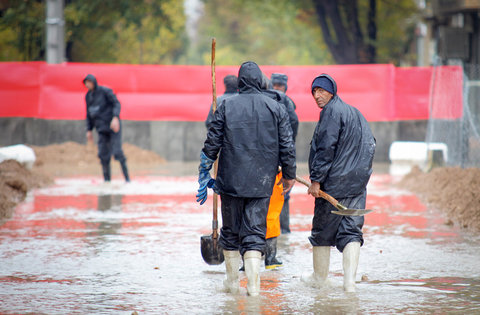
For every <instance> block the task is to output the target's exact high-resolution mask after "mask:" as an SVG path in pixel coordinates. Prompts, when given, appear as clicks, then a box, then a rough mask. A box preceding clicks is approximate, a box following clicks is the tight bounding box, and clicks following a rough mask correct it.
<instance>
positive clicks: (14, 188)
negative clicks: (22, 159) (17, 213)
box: [0, 160, 53, 223]
mask: <svg viewBox="0 0 480 315" xmlns="http://www.w3.org/2000/svg"><path fill="white" fill-rule="evenodd" d="M52 183H53V180H52V179H51V178H50V177H47V176H44V175H42V174H38V173H35V172H32V171H29V170H28V169H26V168H25V167H24V166H23V165H22V164H20V163H18V162H17V161H15V160H7V161H3V162H2V163H0V223H2V222H3V220H5V219H8V218H10V217H11V214H12V210H13V208H14V207H15V205H17V204H18V203H19V202H21V201H23V200H24V199H25V197H26V196H27V192H28V191H29V190H30V189H32V188H39V187H44V186H47V185H50V184H52Z"/></svg>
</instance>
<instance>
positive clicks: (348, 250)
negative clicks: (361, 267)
mask: <svg viewBox="0 0 480 315" xmlns="http://www.w3.org/2000/svg"><path fill="white" fill-rule="evenodd" d="M359 257H360V242H351V243H348V244H347V246H345V248H344V249H343V289H344V290H345V292H355V278H356V276H357V267H358V258H359Z"/></svg>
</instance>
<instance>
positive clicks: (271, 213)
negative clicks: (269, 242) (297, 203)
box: [265, 172, 284, 239]
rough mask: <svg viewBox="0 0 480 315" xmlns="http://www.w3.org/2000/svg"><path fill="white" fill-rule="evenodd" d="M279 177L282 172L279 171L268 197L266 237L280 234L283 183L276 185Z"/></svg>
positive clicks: (280, 177)
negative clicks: (270, 194)
mask: <svg viewBox="0 0 480 315" xmlns="http://www.w3.org/2000/svg"><path fill="white" fill-rule="evenodd" d="M281 179H282V173H281V172H280V173H278V174H277V178H276V179H275V185H274V186H273V192H272V196H271V197H270V205H269V206H268V213H267V234H266V236H265V238H266V239H269V238H272V237H277V236H279V235H280V212H282V208H283V202H284V199H283V195H282V192H283V185H282V184H280V185H278V183H279V182H280V180H281Z"/></svg>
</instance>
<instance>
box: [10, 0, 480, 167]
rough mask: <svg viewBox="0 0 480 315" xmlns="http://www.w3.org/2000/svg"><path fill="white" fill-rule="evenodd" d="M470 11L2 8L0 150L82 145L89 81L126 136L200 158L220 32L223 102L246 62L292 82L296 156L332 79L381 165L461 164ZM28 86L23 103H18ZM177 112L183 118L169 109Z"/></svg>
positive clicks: (354, 4)
mask: <svg viewBox="0 0 480 315" xmlns="http://www.w3.org/2000/svg"><path fill="white" fill-rule="evenodd" d="M479 13H480V1H460V0H458V1H456V0H448V1H447V0H432V1H424V0H402V1H389V0H358V1H327V0H298V1H293V0H273V1H252V0H242V1H240V0H229V1H223V0H222V1H220V0H203V1H202V0H185V1H175V0H142V1H128V0H117V1H101V0H48V1H47V0H44V1H35V0H15V1H13V0H0V61H2V62H0V69H2V73H4V76H3V78H1V79H0V83H1V86H3V87H2V88H1V89H0V96H2V99H3V100H4V103H3V105H2V107H3V110H2V109H0V122H1V123H0V132H1V134H2V135H3V136H2V137H1V139H0V145H11V144H16V143H29V144H33V145H48V144H52V143H60V142H64V141H76V142H79V143H84V142H85V139H84V128H85V126H84V122H83V119H84V106H85V105H84V99H83V98H84V93H85V92H86V91H85V89H84V87H83V86H82V84H81V81H82V79H83V77H84V75H86V74H87V73H93V74H96V75H97V76H98V80H99V84H101V85H107V86H109V87H110V88H112V89H113V90H114V91H115V92H116V93H117V96H118V98H119V100H120V102H121V103H122V113H124V114H122V115H123V117H122V119H123V120H124V133H123V138H124V142H134V143H136V144H137V145H139V146H140V147H142V148H144V149H148V150H153V151H155V152H157V153H158V154H160V155H162V156H163V157H165V158H166V159H167V160H176V161H192V160H196V159H197V155H198V151H199V149H200V148H201V146H202V142H203V140H204V136H205V132H206V130H205V127H204V124H203V120H204V117H205V118H206V115H207V111H208V108H209V106H210V102H211V96H208V94H209V93H211V88H210V86H209V84H210V83H209V82H210V80H211V77H210V74H209V71H210V70H209V67H208V65H209V64H210V58H211V51H210V49H211V46H210V45H211V38H212V37H215V38H216V40H217V51H216V64H217V66H218V69H219V70H218V71H219V73H218V74H217V76H218V78H217V90H218V94H219V95H220V94H221V93H222V92H223V84H222V78H223V76H224V75H226V74H236V71H237V69H238V66H239V65H240V64H241V63H242V62H243V61H246V60H254V61H255V62H257V63H258V64H259V65H260V66H261V67H262V69H263V70H264V72H265V73H266V74H267V75H270V74H271V73H273V72H284V73H287V75H289V80H290V81H289V90H288V91H287V94H290V93H291V94H290V95H291V96H292V98H293V100H294V101H295V98H297V112H298V115H299V118H300V128H299V136H298V139H299V140H298V142H297V152H298V157H299V160H300V161H302V160H305V159H306V155H307V151H308V144H309V141H310V138H311V135H312V132H313V128H314V126H315V124H316V121H317V119H318V112H317V111H315V108H314V104H313V102H309V101H307V100H309V99H310V98H311V97H310V96H309V92H308V86H309V85H310V83H311V79H312V78H313V77H314V76H315V75H316V74H318V73H319V72H329V73H330V74H332V75H333V76H334V77H336V78H337V81H339V82H338V83H339V94H340V96H341V97H342V98H344V99H345V100H346V101H347V102H349V103H351V104H352V105H354V106H357V107H358V108H359V109H360V110H361V111H362V112H364V114H365V115H366V116H367V119H368V120H369V122H370V123H371V126H372V129H373V130H374V133H375V135H376V137H377V143H378V147H377V154H376V162H388V161H389V149H390V146H391V144H392V143H393V142H395V141H421V142H424V141H426V142H434V143H437V142H441V143H447V144H448V146H449V152H450V153H451V154H452V155H451V157H453V156H455V162H454V163H455V164H456V165H476V164H477V163H478V161H477V150H478V146H479V144H478V139H479V138H478V126H479V115H480V114H479V113H480V109H479V108H480V105H479V99H480V98H479V97H478V96H479V93H480V91H479V89H480V81H479V77H480V71H479V69H480V68H479V67H478V64H479V62H480V17H479ZM115 65H118V66H115ZM127 65H128V67H127ZM359 65H361V66H363V67H361V68H358V66H359ZM378 65H382V67H378ZM166 66H172V67H173V68H165V67H166ZM354 66H357V67H354ZM122 67H123V68H122ZM198 67H200V68H198ZM222 67H224V68H222ZM165 69H168V71H166V70H165ZM199 69H200V70H199ZM379 69H380V70H379ZM147 72H148V73H149V74H148V76H147V75H145V73H147ZM300 72H302V74H300ZM52 73H53V74H52ZM5 74H8V75H5ZM166 81H171V82H166ZM145 82H147V83H145ZM379 82H380V83H382V82H383V83H382V84H380V85H379ZM167 83H168V84H170V83H171V85H172V86H173V85H175V86H176V87H170V86H169V87H168V88H167V85H168V84H167ZM290 83H291V84H290ZM149 84H150V86H149ZM155 84H156V85H155ZM146 86H149V87H148V88H146ZM142 87H144V89H143V90H142ZM157 87H158V88H157ZM178 87H181V88H178ZM32 88H35V89H36V90H35V91H33V92H32ZM342 88H343V90H342ZM162 89H163V90H162ZM25 91H27V92H28V91H30V92H32V93H33V94H32V96H31V97H30V98H28V99H19V97H20V96H19V95H26V94H24V93H23V92H25ZM342 93H343V94H342ZM375 93H381V97H380V96H379V97H377V98H374V97H372V95H374V94H375ZM172 95H174V96H175V95H176V96H177V97H178V100H177V101H172V100H171V97H170V96H172ZM167 96H168V97H170V98H168V97H167ZM182 98H183V99H184V100H185V101H184V103H188V105H179V104H180V103H181V101H180V99H182ZM367 99H368V100H369V101H368V102H367V101H365V100H367ZM362 102H364V103H365V104H363V103H362ZM182 106H185V108H184V107H182ZM22 108H30V109H29V110H23V111H22V110H21V109H22ZM59 108H60V111H67V112H69V113H70V114H69V115H67V114H65V115H63V116H62V115H60V116H58V115H57V116H56V113H58V112H59ZM174 108H176V109H177V110H178V111H182V112H186V111H189V112H190V114H189V115H179V114H178V113H176V114H168V113H167V112H169V111H170V110H171V109H174ZM366 108H369V109H366ZM79 109H80V110H79ZM134 111H136V112H142V113H144V116H142V117H139V116H138V115H137V116H135V115H131V114H128V113H132V112H134ZM160 111H161V112H162V113H158V112H160ZM365 111H370V112H371V113H368V112H367V113H365ZM401 111H403V112H404V113H403V114H402V115H397V114H396V113H398V112H401ZM383 112H385V115H383V116H381V115H380V116H379V115H378V113H383ZM405 112H409V113H411V115H406V114H405ZM152 113H153V114H152ZM165 113H167V114H165ZM192 113H193V114H192ZM374 113H377V114H374ZM438 113H442V114H440V115H438ZM377 116H378V117H377ZM447 138H448V139H447ZM172 139H173V141H172ZM472 152H474V153H472ZM449 160H450V161H452V163H453V158H451V159H449Z"/></svg>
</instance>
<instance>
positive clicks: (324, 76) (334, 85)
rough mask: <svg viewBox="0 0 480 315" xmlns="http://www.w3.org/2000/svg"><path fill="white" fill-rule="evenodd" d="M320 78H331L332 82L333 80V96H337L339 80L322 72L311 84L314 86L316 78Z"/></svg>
mask: <svg viewBox="0 0 480 315" xmlns="http://www.w3.org/2000/svg"><path fill="white" fill-rule="evenodd" d="M318 78H326V79H328V80H330V82H332V85H333V96H337V82H335V80H334V79H333V78H332V77H331V76H329V75H328V74H326V73H322V74H321V75H319V76H317V77H315V79H313V81H312V84H311V85H310V86H313V82H315V80H316V79H318ZM312 93H313V91H312Z"/></svg>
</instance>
